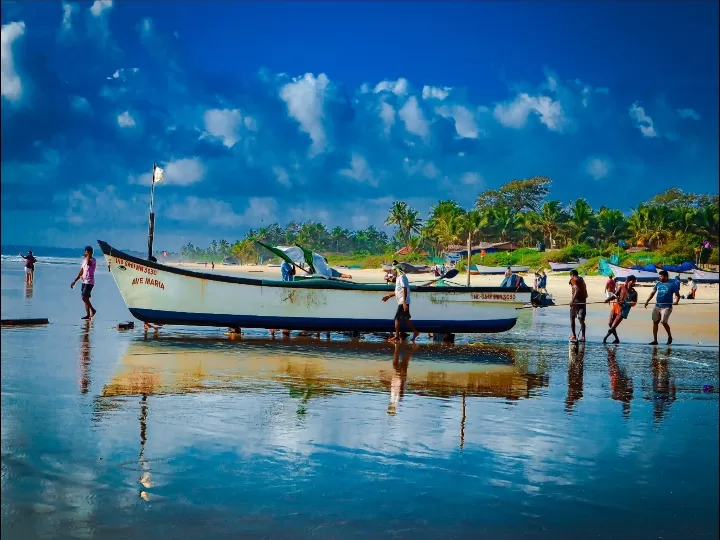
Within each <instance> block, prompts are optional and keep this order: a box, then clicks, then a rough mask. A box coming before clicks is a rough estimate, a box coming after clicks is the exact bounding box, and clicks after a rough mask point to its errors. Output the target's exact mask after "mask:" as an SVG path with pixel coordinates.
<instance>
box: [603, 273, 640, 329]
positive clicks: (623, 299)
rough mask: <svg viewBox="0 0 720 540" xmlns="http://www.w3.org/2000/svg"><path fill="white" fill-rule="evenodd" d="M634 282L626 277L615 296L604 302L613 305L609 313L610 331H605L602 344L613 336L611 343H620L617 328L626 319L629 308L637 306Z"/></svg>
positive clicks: (633, 277) (631, 278) (630, 277)
mask: <svg viewBox="0 0 720 540" xmlns="http://www.w3.org/2000/svg"><path fill="white" fill-rule="evenodd" d="M635 281H636V279H635V276H628V278H627V279H626V280H625V283H623V284H622V285H621V286H620V287H619V288H618V291H617V296H616V295H613V296H612V297H610V298H608V299H606V300H605V302H613V303H612V306H611V311H610V319H611V320H610V324H609V326H610V329H609V330H608V331H607V334H605V337H604V338H603V343H607V339H608V338H609V337H610V336H615V341H613V343H620V338H619V337H618V335H617V327H618V326H620V323H621V322H622V321H623V319H627V318H628V315H629V314H630V308H633V307H635V305H636V304H637V298H638V295H637V291H636V290H635ZM613 300H614V301H613Z"/></svg>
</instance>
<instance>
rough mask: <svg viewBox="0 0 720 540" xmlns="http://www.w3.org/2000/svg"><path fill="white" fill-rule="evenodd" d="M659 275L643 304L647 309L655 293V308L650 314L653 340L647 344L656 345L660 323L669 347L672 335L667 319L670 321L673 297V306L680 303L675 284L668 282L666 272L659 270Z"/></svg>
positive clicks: (678, 292)
mask: <svg viewBox="0 0 720 540" xmlns="http://www.w3.org/2000/svg"><path fill="white" fill-rule="evenodd" d="M659 273H660V281H658V282H657V283H656V284H655V286H654V287H653V291H652V292H651V293H650V296H649V298H648V299H647V301H646V302H645V309H647V307H648V304H649V303H650V300H652V299H653V296H655V293H657V300H656V301H655V308H654V309H653V312H652V322H653V340H652V341H651V342H650V343H649V344H650V345H657V344H658V340H657V334H658V326H659V325H660V323H662V325H663V328H665V331H666V332H667V335H668V340H667V344H668V345H670V344H671V343H672V334H671V333H670V325H669V324H668V319H670V314H671V313H672V307H673V296H675V298H676V300H675V304H674V305H677V304H678V302H680V290H679V287H678V285H677V282H675V281H670V280H669V279H668V273H667V270H660V272H659Z"/></svg>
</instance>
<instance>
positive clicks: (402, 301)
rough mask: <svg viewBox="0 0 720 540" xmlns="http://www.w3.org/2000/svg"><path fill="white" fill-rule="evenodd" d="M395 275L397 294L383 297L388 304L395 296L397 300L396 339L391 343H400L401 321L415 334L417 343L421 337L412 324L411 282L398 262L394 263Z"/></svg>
mask: <svg viewBox="0 0 720 540" xmlns="http://www.w3.org/2000/svg"><path fill="white" fill-rule="evenodd" d="M393 275H394V276H395V277H396V279H395V293H394V294H388V295H387V296H383V298H382V301H383V302H387V301H388V300H389V299H390V298H392V297H393V296H395V298H396V299H397V303H398V307H397V311H396V312H395V337H394V338H392V339H391V341H395V342H400V341H402V338H401V337H400V321H406V322H407V325H408V327H409V328H410V330H412V332H413V337H412V341H415V340H416V339H417V337H418V336H419V335H420V332H418V331H417V328H415V325H414V324H413V323H412V322H410V282H409V281H408V278H407V276H406V275H405V274H404V273H403V272H402V270H401V269H400V264H399V263H398V262H397V261H393Z"/></svg>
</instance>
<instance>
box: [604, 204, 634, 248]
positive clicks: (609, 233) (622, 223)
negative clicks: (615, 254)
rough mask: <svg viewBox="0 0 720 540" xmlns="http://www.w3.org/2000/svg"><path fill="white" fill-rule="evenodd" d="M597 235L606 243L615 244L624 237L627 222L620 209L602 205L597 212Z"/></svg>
mask: <svg viewBox="0 0 720 540" xmlns="http://www.w3.org/2000/svg"><path fill="white" fill-rule="evenodd" d="M597 226H598V232H599V237H600V238H601V239H602V240H603V241H604V242H606V243H608V244H616V243H617V242H618V241H619V240H622V239H623V238H625V235H626V232H627V226H628V222H627V219H626V218H625V216H624V215H623V213H622V212H621V211H620V210H614V209H611V208H608V207H606V206H603V207H601V208H600V210H599V211H598V214H597Z"/></svg>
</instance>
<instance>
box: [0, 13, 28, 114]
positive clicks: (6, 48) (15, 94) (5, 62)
mask: <svg viewBox="0 0 720 540" xmlns="http://www.w3.org/2000/svg"><path fill="white" fill-rule="evenodd" d="M23 34H25V23H24V22H23V21H19V22H16V21H14V22H11V23H8V24H4V25H3V26H2V30H1V31H0V66H1V68H0V77H1V79H0V88H1V89H2V97H4V98H5V99H7V100H9V101H17V100H19V99H20V97H21V96H22V90H23V85H22V81H21V80H20V76H19V75H18V74H17V71H16V69H15V58H14V56H13V44H14V43H15V42H16V41H17V40H18V39H20V38H21V37H22V36H23Z"/></svg>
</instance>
